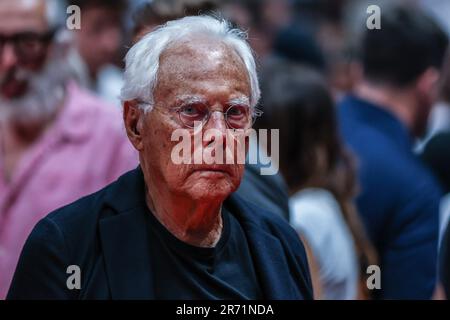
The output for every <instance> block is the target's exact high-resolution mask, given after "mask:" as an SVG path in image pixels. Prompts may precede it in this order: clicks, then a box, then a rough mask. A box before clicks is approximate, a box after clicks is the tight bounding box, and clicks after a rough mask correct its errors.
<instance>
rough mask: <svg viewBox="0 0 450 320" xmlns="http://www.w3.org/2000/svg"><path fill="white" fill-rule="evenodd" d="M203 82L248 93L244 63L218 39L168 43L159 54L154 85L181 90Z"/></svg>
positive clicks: (247, 80) (248, 84) (248, 85)
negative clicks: (155, 83)
mask: <svg viewBox="0 0 450 320" xmlns="http://www.w3.org/2000/svg"><path fill="white" fill-rule="evenodd" d="M203 85H217V86H227V87H229V88H230V89H231V90H234V91H239V92H241V93H245V95H246V96H248V97H249V95H250V78H249V74H248V70H247V68H246V67H245V64H244V62H243V61H242V59H241V57H240V56H239V54H238V53H237V52H236V50H235V49H234V48H233V47H232V46H230V45H229V44H227V43H225V42H224V41H222V40H221V39H218V38H215V37H212V36H211V37H208V36H201V37H198V38H195V37H192V38H189V39H185V40H182V41H178V42H177V43H174V44H172V45H169V46H168V47H167V48H166V50H164V51H163V53H162V54H161V56H160V60H159V70H158V85H157V86H169V87H173V89H174V90H177V91H183V89H186V90H189V88H193V87H199V86H200V87H201V86H203Z"/></svg>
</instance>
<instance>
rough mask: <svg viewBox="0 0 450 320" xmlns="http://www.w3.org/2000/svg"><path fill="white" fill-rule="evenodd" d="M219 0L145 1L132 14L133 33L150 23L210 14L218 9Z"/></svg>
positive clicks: (137, 32) (161, 22)
mask: <svg viewBox="0 0 450 320" xmlns="http://www.w3.org/2000/svg"><path fill="white" fill-rule="evenodd" d="M218 6H219V5H218V0H153V1H148V2H143V3H142V4H141V5H140V6H138V7H137V8H136V10H134V12H133V14H132V20H133V28H132V29H133V30H132V31H133V34H134V35H137V34H139V33H141V32H142V31H143V30H145V29H146V28H147V27H148V26H150V25H155V26H157V25H161V24H164V23H166V22H167V21H170V20H176V19H180V18H182V17H185V16H195V15H199V14H208V13H212V12H214V11H216V10H217V9H218Z"/></svg>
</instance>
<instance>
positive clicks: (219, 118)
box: [206, 111, 227, 133]
mask: <svg viewBox="0 0 450 320" xmlns="http://www.w3.org/2000/svg"><path fill="white" fill-rule="evenodd" d="M206 129H216V130H219V131H221V132H223V133H225V131H226V129H227V121H226V119H225V114H224V113H223V112H221V111H212V112H211V116H210V117H209V121H208V122H207V123H206Z"/></svg>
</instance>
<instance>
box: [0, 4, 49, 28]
mask: <svg viewBox="0 0 450 320" xmlns="http://www.w3.org/2000/svg"><path fill="white" fill-rule="evenodd" d="M47 5H48V4H47V1H45V0H17V1H10V0H0V33H2V34H5V33H6V34H14V33H19V32H28V31H33V32H44V31H46V30H47V29H48V27H49V25H48V20H47V9H48V8H47Z"/></svg>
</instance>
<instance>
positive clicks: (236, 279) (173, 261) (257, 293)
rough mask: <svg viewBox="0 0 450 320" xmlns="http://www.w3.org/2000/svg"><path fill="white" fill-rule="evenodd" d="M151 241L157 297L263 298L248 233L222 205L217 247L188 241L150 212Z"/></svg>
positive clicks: (187, 298) (186, 298)
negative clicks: (197, 244) (173, 232)
mask: <svg viewBox="0 0 450 320" xmlns="http://www.w3.org/2000/svg"><path fill="white" fill-rule="evenodd" d="M146 216H147V217H148V219H147V220H148V226H149V230H150V232H149V241H150V250H151V252H150V253H151V257H152V261H151V263H152V273H153V283H154V292H155V298H156V299H164V300H166V299H177V300H178V299H183V300H189V299H192V300H196V299H262V298H263V297H262V293H261V288H260V286H259V284H258V280H257V276H256V273H255V268H254V266H253V261H252V258H251V254H250V250H249V247H248V243H247V238H246V236H245V233H244V231H243V229H242V227H241V226H240V224H239V222H238V220H237V219H236V218H235V217H234V216H233V215H232V214H231V213H230V212H229V211H227V210H226V209H225V208H222V219H223V230H222V235H221V238H220V240H219V242H218V243H217V245H216V246H215V247H214V248H201V247H196V246H192V245H190V244H187V243H185V242H183V241H181V240H179V239H178V238H176V237H175V236H174V235H172V234H171V233H170V232H169V231H168V230H167V229H166V228H165V227H164V226H163V225H162V224H161V223H160V222H159V221H158V220H157V219H156V218H155V216H154V215H153V214H152V213H151V212H150V211H149V212H148V214H147V215H146Z"/></svg>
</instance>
